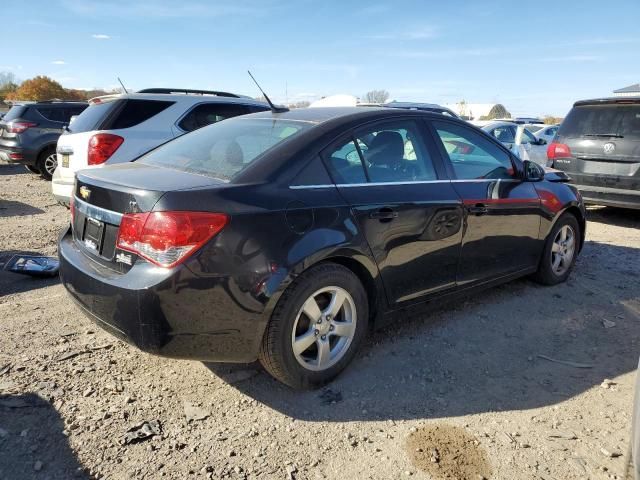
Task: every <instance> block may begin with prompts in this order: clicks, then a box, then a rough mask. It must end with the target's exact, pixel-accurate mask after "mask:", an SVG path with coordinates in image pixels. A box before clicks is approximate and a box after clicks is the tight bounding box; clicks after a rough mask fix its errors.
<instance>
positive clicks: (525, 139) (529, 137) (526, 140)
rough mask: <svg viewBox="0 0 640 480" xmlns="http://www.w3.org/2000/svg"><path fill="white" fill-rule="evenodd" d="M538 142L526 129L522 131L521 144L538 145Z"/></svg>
mask: <svg viewBox="0 0 640 480" xmlns="http://www.w3.org/2000/svg"><path fill="white" fill-rule="evenodd" d="M537 142H538V140H537V139H536V137H534V136H533V134H532V133H531V132H529V131H528V130H527V129H526V128H525V129H524V130H522V138H521V139H520V143H521V144H523V145H525V144H527V143H533V144H535V143H537Z"/></svg>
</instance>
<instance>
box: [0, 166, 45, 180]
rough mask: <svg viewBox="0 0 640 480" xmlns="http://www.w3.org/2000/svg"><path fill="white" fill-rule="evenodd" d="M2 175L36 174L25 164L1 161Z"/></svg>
mask: <svg viewBox="0 0 640 480" xmlns="http://www.w3.org/2000/svg"><path fill="white" fill-rule="evenodd" d="M0 175H33V176H34V177H35V178H38V177H36V175H35V174H34V173H31V172H30V171H29V170H27V168H26V167H25V166H24V165H17V164H12V163H0Z"/></svg>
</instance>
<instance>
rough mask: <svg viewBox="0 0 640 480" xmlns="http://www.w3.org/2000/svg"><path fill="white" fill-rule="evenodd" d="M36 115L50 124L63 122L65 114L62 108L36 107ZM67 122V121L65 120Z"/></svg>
mask: <svg viewBox="0 0 640 480" xmlns="http://www.w3.org/2000/svg"><path fill="white" fill-rule="evenodd" d="M36 110H37V111H38V113H39V114H40V115H42V116H43V117H44V118H46V119H47V120H49V121H51V122H59V123H63V122H65V117H66V115H65V112H64V109H63V108H59V107H58V108H56V107H38V108H36ZM67 121H68V119H67Z"/></svg>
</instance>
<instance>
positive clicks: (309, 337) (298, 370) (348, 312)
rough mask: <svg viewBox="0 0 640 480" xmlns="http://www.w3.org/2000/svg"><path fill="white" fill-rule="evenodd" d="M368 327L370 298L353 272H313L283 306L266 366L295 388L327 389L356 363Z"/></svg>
mask: <svg viewBox="0 0 640 480" xmlns="http://www.w3.org/2000/svg"><path fill="white" fill-rule="evenodd" d="M368 321H369V305H368V300H367V294H366V292H365V290H364V288H363V286H362V283H360V280H359V279H358V277H356V275H354V274H353V272H351V270H349V269H347V268H345V267H343V266H341V265H337V264H333V263H326V264H321V265H318V266H316V267H312V268H310V269H309V270H307V271H306V272H304V273H303V274H302V275H300V277H298V278H297V279H296V280H295V281H294V282H293V283H292V284H291V285H290V286H289V287H288V288H287V290H286V291H285V292H284V293H283V294H282V297H281V298H280V300H279V301H278V304H277V306H276V308H275V310H274V312H273V314H272V316H271V319H270V321H269V324H268V325H267V330H266V331H265V334H264V337H263V341H262V346H261V349H260V354H259V359H260V362H261V363H262V365H263V366H264V368H265V369H266V370H267V371H268V372H269V373H270V374H271V375H273V376H274V377H275V378H276V379H278V380H280V381H281V382H283V383H285V384H287V385H289V386H290V387H293V388H314V387H319V386H322V385H324V384H326V383H327V382H329V381H331V380H332V379H334V378H335V377H336V376H337V375H338V374H339V373H340V372H341V371H342V370H343V369H344V368H345V367H346V366H347V365H348V364H349V362H351V360H352V359H353V357H354V356H355V354H356V352H357V350H358V348H359V347H360V345H361V344H362V341H363V340H364V337H365V336H366V333H367V328H368Z"/></svg>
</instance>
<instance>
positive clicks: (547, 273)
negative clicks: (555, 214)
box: [538, 213, 580, 285]
mask: <svg viewBox="0 0 640 480" xmlns="http://www.w3.org/2000/svg"><path fill="white" fill-rule="evenodd" d="M565 225H569V226H570V227H571V228H572V229H573V232H574V235H575V250H574V252H573V258H572V259H571V265H570V266H569V268H568V269H567V270H566V271H565V272H564V273H563V274H562V275H557V274H556V273H555V272H554V271H553V268H552V267H551V248H552V247H553V240H554V239H555V238H556V235H557V234H558V232H559V231H560V229H561V228H562V227H564V226H565ZM579 247H580V226H579V225H578V220H576V217H574V216H573V215H571V214H569V213H565V214H563V215H562V216H561V217H560V218H559V219H558V220H557V221H556V223H555V224H554V226H553V228H552V229H551V231H550V232H549V235H548V236H547V241H546V243H545V246H544V252H543V256H542V258H541V259H540V267H539V270H538V278H539V280H540V281H541V282H542V283H545V284H547V285H556V284H558V283H562V282H564V281H566V280H567V278H569V275H571V271H572V270H573V267H574V265H575V263H576V259H577V258H578V250H579Z"/></svg>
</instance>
